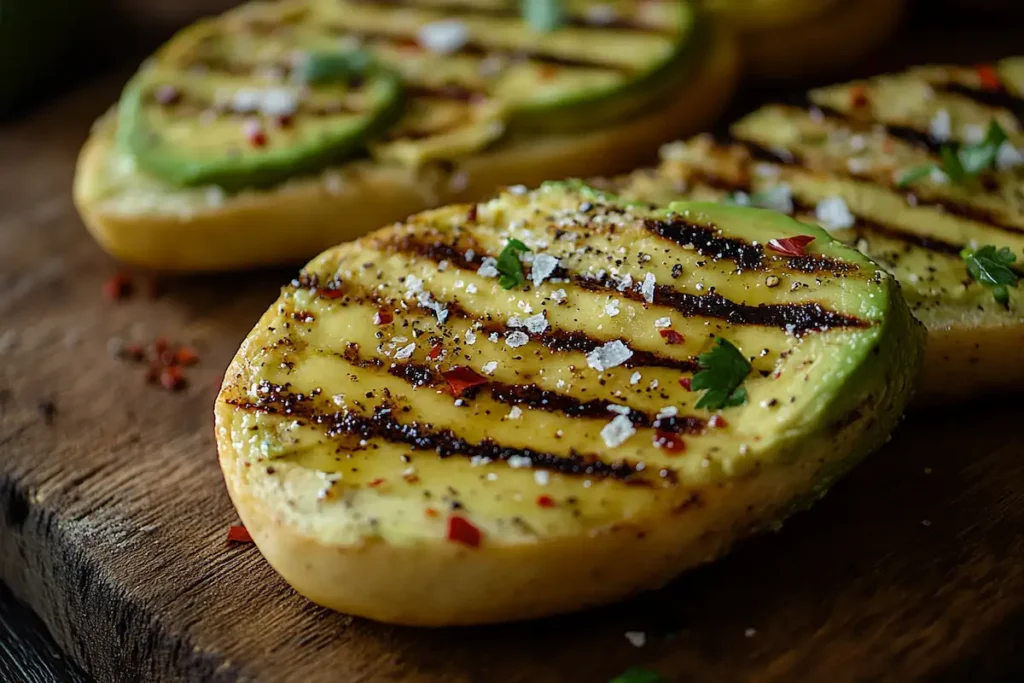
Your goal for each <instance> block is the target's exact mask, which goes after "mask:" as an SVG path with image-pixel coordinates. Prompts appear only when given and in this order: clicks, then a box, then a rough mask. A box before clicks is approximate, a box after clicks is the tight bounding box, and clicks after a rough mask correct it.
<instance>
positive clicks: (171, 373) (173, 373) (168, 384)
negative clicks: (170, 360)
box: [160, 365, 185, 391]
mask: <svg viewBox="0 0 1024 683" xmlns="http://www.w3.org/2000/svg"><path fill="white" fill-rule="evenodd" d="M160 386H162V387H163V388H164V389H167V390H168V391H179V390H181V389H184V388H185V376H184V375H182V374H181V368H179V367H178V366H177V365H172V366H170V367H166V368H164V369H163V370H161V371H160Z"/></svg>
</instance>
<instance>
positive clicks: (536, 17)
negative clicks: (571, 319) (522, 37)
mask: <svg viewBox="0 0 1024 683" xmlns="http://www.w3.org/2000/svg"><path fill="white" fill-rule="evenodd" d="M523 19H525V20H526V23H527V24H529V25H530V28H531V29H532V30H534V31H537V32H538V33H549V32H551V31H554V30H555V29H556V28H558V27H559V26H561V25H562V21H563V11H562V1H561V0H523Z"/></svg>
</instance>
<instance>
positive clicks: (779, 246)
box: [768, 235, 814, 256]
mask: <svg viewBox="0 0 1024 683" xmlns="http://www.w3.org/2000/svg"><path fill="white" fill-rule="evenodd" d="M813 241H814V238H813V237H812V236H810V235H796V236H795V237H780V238H779V239H774V240H768V248H769V249H772V250H773V251H777V252H779V253H780V254H785V255H786V256H805V255H806V254H807V245H808V244H810V243H811V242H813Z"/></svg>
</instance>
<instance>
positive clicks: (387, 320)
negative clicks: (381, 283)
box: [373, 308, 395, 325]
mask: <svg viewBox="0 0 1024 683" xmlns="http://www.w3.org/2000/svg"><path fill="white" fill-rule="evenodd" d="M394 321H395V314H394V313H392V312H391V311H389V310H388V309H386V308H379V309H377V312H376V313H374V314H373V324H374V325H390V324H391V323H393V322H394Z"/></svg>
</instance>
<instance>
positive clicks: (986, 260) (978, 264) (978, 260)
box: [960, 143, 1020, 306]
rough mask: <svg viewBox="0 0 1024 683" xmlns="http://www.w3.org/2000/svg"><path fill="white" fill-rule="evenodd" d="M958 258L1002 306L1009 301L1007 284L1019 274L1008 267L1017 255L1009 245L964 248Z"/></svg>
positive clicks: (1009, 284) (1011, 285) (1012, 282)
mask: <svg viewBox="0 0 1024 683" xmlns="http://www.w3.org/2000/svg"><path fill="white" fill-rule="evenodd" d="M1000 144H1002V143H1000ZM960 258H962V259H963V260H964V262H965V263H966V264H967V272H968V273H970V274H971V277H972V278H974V280H975V281H976V282H979V283H981V284H983V285H985V286H987V287H991V288H992V295H993V296H994V297H995V300H996V301H998V302H999V303H1001V304H1002V305H1004V306H1006V305H1007V304H1008V303H1009V302H1010V292H1009V290H1008V289H1007V286H1010V287H1016V286H1017V282H1018V280H1020V276H1018V275H1017V273H1016V272H1014V270H1013V269H1012V268H1010V266H1011V264H1013V263H1014V262H1015V261H1016V260H1017V256H1016V254H1014V253H1013V252H1012V251H1010V249H1009V247H1003V248H1002V249H999V250H998V251H997V250H996V248H995V247H994V246H992V245H991V244H986V245H985V246H983V247H981V248H980V249H976V250H971V249H964V250H963V251H961V252H960Z"/></svg>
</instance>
